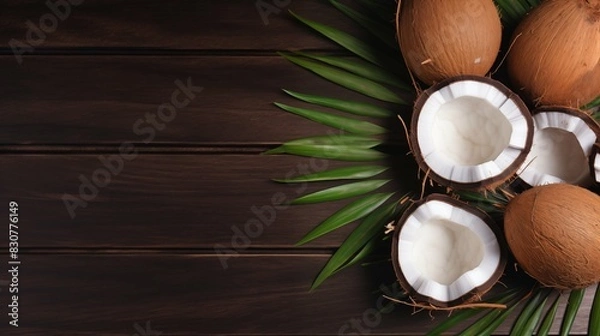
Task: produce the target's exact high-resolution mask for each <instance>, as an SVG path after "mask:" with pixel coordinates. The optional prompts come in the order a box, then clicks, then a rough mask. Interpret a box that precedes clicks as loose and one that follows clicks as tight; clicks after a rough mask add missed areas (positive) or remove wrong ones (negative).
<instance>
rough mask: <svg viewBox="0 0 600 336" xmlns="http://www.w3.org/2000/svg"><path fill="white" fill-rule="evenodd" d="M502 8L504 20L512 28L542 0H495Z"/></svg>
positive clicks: (501, 12) (501, 13)
mask: <svg viewBox="0 0 600 336" xmlns="http://www.w3.org/2000/svg"><path fill="white" fill-rule="evenodd" d="M495 1H496V4H497V5H498V7H499V8H500V15H501V17H502V22H503V23H504V25H505V26H506V27H507V28H508V29H509V30H510V29H512V28H514V27H515V26H516V25H517V24H518V23H519V22H520V21H521V19H523V17H524V16H525V15H526V14H527V13H529V11H531V10H532V9H533V8H534V7H535V6H537V5H539V4H540V0H495Z"/></svg>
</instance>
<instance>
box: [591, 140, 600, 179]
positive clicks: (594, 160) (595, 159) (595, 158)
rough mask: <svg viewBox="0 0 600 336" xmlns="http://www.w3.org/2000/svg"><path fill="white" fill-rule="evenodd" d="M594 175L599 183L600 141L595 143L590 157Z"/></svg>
mask: <svg viewBox="0 0 600 336" xmlns="http://www.w3.org/2000/svg"><path fill="white" fill-rule="evenodd" d="M598 140H600V139H598ZM590 162H591V170H592V176H593V177H594V180H595V181H596V183H597V184H600V143H597V144H595V145H594V150H593V153H592V156H591V158H590Z"/></svg>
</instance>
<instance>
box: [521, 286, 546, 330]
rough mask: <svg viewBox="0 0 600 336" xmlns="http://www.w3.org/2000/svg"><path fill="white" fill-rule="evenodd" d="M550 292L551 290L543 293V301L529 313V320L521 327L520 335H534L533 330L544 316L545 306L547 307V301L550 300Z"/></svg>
mask: <svg viewBox="0 0 600 336" xmlns="http://www.w3.org/2000/svg"><path fill="white" fill-rule="evenodd" d="M548 294H549V292H547V293H544V294H542V295H541V297H543V300H542V301H541V302H538V303H537V306H534V308H535V310H534V311H532V312H531V314H530V315H529V318H528V319H527V322H526V323H525V324H524V325H523V327H522V329H521V332H522V333H521V334H520V335H533V332H534V330H535V328H536V327H537V325H538V323H539V321H540V318H541V317H542V312H543V310H544V307H546V302H547V301H548ZM519 318H520V317H519Z"/></svg>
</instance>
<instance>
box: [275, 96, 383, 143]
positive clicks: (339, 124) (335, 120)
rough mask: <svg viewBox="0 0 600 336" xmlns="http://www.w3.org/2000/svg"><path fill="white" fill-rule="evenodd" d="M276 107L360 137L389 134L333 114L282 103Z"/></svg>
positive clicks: (379, 127) (380, 129)
mask: <svg viewBox="0 0 600 336" xmlns="http://www.w3.org/2000/svg"><path fill="white" fill-rule="evenodd" d="M275 106H277V107H279V108H280V109H282V110H284V111H287V112H290V113H293V114H295V115H299V116H301V117H304V118H306V119H309V120H312V121H314V122H317V123H319V124H323V125H326V126H330V127H334V128H337V129H339V130H341V131H346V132H350V133H354V134H359V135H377V134H383V133H387V130H386V129H385V128H383V127H381V126H379V125H376V124H373V123H371V122H368V121H364V120H357V119H353V118H348V117H341V116H337V115H334V114H331V113H326V112H320V111H314V110H309V109H305V108H300V107H294V106H290V105H286V104H281V103H275Z"/></svg>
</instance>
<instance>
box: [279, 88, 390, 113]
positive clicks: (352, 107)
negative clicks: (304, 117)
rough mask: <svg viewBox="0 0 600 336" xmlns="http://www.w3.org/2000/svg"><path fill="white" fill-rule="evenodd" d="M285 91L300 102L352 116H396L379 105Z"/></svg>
mask: <svg viewBox="0 0 600 336" xmlns="http://www.w3.org/2000/svg"><path fill="white" fill-rule="evenodd" d="M283 91H284V92H285V93H287V94H288V95H290V96H292V97H294V98H296V99H298V100H301V101H304V102H307V103H311V104H315V105H319V106H323V107H329V108H333V109H336V110H338V111H341V112H347V113H351V114H355V115H359V116H363V117H372V118H389V117H393V116H396V113H394V112H392V111H390V110H388V109H385V108H383V107H379V106H377V105H373V104H369V103H363V102H357V101H351V100H342V99H338V98H332V97H323V96H316V95H309V94H304V93H298V92H294V91H289V90H283Z"/></svg>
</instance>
